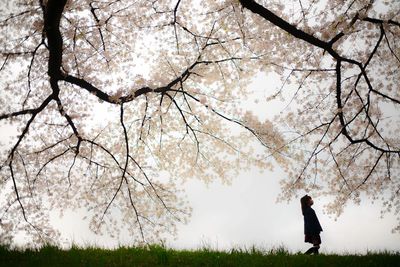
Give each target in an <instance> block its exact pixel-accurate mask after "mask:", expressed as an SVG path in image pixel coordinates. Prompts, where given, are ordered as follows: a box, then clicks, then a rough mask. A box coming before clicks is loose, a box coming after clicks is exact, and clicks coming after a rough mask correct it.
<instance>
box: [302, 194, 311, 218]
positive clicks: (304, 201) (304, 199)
mask: <svg viewBox="0 0 400 267" xmlns="http://www.w3.org/2000/svg"><path fill="white" fill-rule="evenodd" d="M310 199H311V197H310V196H309V195H305V196H304V197H302V198H301V199H300V203H301V213H303V215H304V211H305V209H306V208H308V207H309V205H308V202H309V200H310Z"/></svg>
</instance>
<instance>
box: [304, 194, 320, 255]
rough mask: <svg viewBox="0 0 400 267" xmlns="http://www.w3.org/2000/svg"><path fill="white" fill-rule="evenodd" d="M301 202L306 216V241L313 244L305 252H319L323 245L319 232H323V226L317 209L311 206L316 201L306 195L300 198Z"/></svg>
mask: <svg viewBox="0 0 400 267" xmlns="http://www.w3.org/2000/svg"><path fill="white" fill-rule="evenodd" d="M300 203H301V211H302V213H303V216H304V235H305V237H304V242H306V243H311V244H313V246H312V247H311V248H310V249H309V250H307V251H306V252H305V254H312V253H314V254H318V249H319V247H320V245H321V237H320V235H319V233H320V232H322V227H321V224H320V223H319V221H318V218H317V215H316V214H315V211H314V210H313V209H312V208H311V206H312V205H313V204H314V201H313V200H312V198H311V197H310V196H308V195H305V196H304V197H302V198H301V199H300Z"/></svg>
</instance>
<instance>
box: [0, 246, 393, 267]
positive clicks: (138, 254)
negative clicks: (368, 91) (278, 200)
mask: <svg viewBox="0 0 400 267" xmlns="http://www.w3.org/2000/svg"><path fill="white" fill-rule="evenodd" d="M0 266H1V267H3V266H4V267H6V266H7V267H13V266H21V267H22V266H96V267H100V266H107V267H111V266H188V267H189V266H229V267H235V266H245V267H247V266H279V267H285V266H287V267H289V266H290V267H292V266H304V267H306V266H307V267H314V266H315V267H316V266H318V267H320V266H321V267H322V266H332V267H334V266H335V267H336V266H339V267H345V266H351V267H358V266H360V267H361V266H362V267H370V266H376V267H385V266H387V267H400V253H399V252H396V253H395V252H381V253H368V254H367V255H323V254H322V255H321V254H320V255H316V256H315V255H302V254H290V253H289V252H288V251H286V250H285V249H283V248H278V249H273V250H270V251H261V250H258V249H248V250H231V251H229V252H220V251H213V250H209V249H200V250H196V251H177V250H172V249H167V248H164V247H161V246H149V247H141V248H126V247H121V248H118V249H115V250H107V249H100V248H78V247H72V248H71V249H69V250H62V249H59V248H57V247H53V246H46V247H43V248H41V249H40V250H24V251H22V250H11V249H8V248H6V247H0Z"/></svg>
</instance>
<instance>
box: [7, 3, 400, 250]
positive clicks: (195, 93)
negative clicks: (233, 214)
mask: <svg viewBox="0 0 400 267" xmlns="http://www.w3.org/2000/svg"><path fill="white" fill-rule="evenodd" d="M399 7H400V4H399V3H395V2H393V3H392V2H389V3H385V2H378V3H375V2H374V1H361V0H360V1H329V2H328V1H304V0H299V1H257V2H256V1H244V0H243V1H234V0H221V1H186V0H154V1H128V0H99V1H96V0H68V1H67V0H47V1H46V0H18V1H13V2H12V3H9V2H7V3H5V4H2V6H1V7H0V44H1V47H0V59H1V62H0V65H1V66H0V77H1V79H0V88H1V98H0V101H1V107H0V122H1V126H2V127H6V126H7V127H8V129H9V128H11V129H13V130H14V131H15V133H14V131H12V132H10V134H9V138H8V139H7V141H5V142H4V144H2V150H1V154H0V157H1V158H0V161H1V169H0V173H1V176H0V177H1V180H0V190H1V193H2V194H1V195H2V197H1V198H0V207H1V213H0V220H1V221H0V240H1V242H6V243H7V242H12V241H13V238H14V236H15V233H17V232H22V233H24V234H26V235H27V236H29V237H30V238H31V241H32V244H39V243H43V242H49V241H52V242H54V240H58V239H59V237H60V234H59V232H58V231H57V230H55V229H54V228H53V227H52V226H51V223H50V217H49V216H50V212H51V211H54V210H57V211H60V212H61V213H63V212H65V211H67V210H69V209H81V208H83V209H85V210H86V211H87V212H86V213H87V214H89V215H88V218H87V220H88V221H89V222H90V228H91V229H92V230H93V231H94V232H95V233H98V234H103V233H108V234H110V235H112V236H115V237H117V238H118V237H119V235H120V234H121V233H122V232H125V231H128V232H129V233H130V234H131V236H132V240H133V242H155V241H157V240H158V238H160V237H162V236H163V235H164V234H165V233H172V234H173V233H174V232H175V231H176V228H175V226H176V223H177V222H178V221H186V220H187V219H188V218H189V216H190V207H188V205H187V203H186V202H185V201H184V198H183V195H182V192H181V191H180V183H181V182H183V181H184V180H185V179H188V178H198V179H202V180H204V181H205V182H208V181H212V180H214V179H221V180H222V181H224V182H229V181H230V180H231V178H232V177H234V176H235V175H236V174H237V173H238V171H240V170H243V169H246V168H250V167H252V166H257V167H259V168H261V169H265V168H271V166H272V165H273V164H272V163H273V162H276V163H278V164H279V165H281V166H282V167H283V168H284V170H285V171H286V172H287V174H288V178H287V179H284V180H283V181H282V188H283V191H282V196H283V197H284V198H290V197H292V196H296V194H297V193H298V192H301V190H307V191H310V190H311V191H313V192H315V193H320V194H324V195H329V196H332V197H334V199H333V200H332V202H331V205H330V206H329V207H328V210H330V211H332V212H335V213H340V212H341V211H342V208H343V206H344V204H345V203H347V201H348V200H351V199H353V200H356V201H358V200H359V199H360V194H361V193H363V192H365V193H368V194H371V196H372V197H373V198H380V197H382V198H383V199H384V201H385V202H384V205H385V206H384V208H385V209H388V210H390V209H391V208H392V207H394V208H395V209H396V212H397V213H398V212H399V209H400V202H399V201H400V200H399V189H400V182H399V180H398V178H397V177H398V174H399V160H400V159H399V156H400V154H399V152H400V148H399V139H398V137H397V136H396V132H397V131H398V130H399V129H398V125H399V121H398V119H399V118H398V116H395V115H392V114H396V115H397V114H398V104H399V99H400V97H399V90H398V86H399V85H398V83H397V82H396V81H397V79H396V78H398V77H399V70H398V69H399V66H400V61H399V53H400V48H399V44H398V43H397V38H396V37H398V36H399V30H400V24H399V22H398V21H399V20H398V16H399V14H398V11H399ZM260 71H264V72H275V73H277V74H279V75H280V77H281V81H280V86H279V87H278V89H277V90H276V91H275V92H272V91H271V88H266V89H265V91H266V93H268V94H270V96H269V97H268V98H267V99H265V100H264V101H265V102H266V105H268V101H277V99H278V100H279V99H282V100H283V101H284V102H286V103H285V105H287V107H286V108H285V109H283V111H282V112H281V113H280V115H279V117H277V118H275V119H274V120H273V121H268V120H264V121H260V120H259V117H258V116H257V114H254V112H252V108H251V107H248V106H246V105H245V104H244V103H246V100H247V99H248V97H249V96H251V94H252V89H251V88H250V86H248V84H249V83H250V81H251V79H252V77H254V75H255V74H256V73H259V72H260ZM271 87H272V86H271ZM253 111H254V110H253ZM10 126H11V127H10ZM257 144H261V147H260V146H259V145H257Z"/></svg>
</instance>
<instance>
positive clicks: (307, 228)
mask: <svg viewBox="0 0 400 267" xmlns="http://www.w3.org/2000/svg"><path fill="white" fill-rule="evenodd" d="M303 216H304V234H306V235H315V234H319V233H320V232H322V227H321V224H320V223H319V221H318V218H317V215H316V214H315V211H314V210H313V209H312V208H311V207H308V208H306V209H304V211H303Z"/></svg>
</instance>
